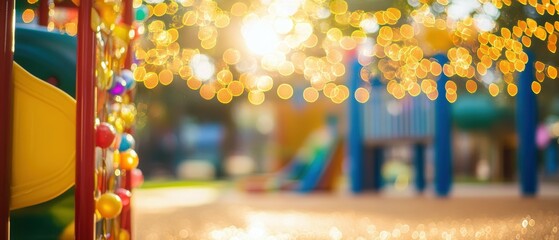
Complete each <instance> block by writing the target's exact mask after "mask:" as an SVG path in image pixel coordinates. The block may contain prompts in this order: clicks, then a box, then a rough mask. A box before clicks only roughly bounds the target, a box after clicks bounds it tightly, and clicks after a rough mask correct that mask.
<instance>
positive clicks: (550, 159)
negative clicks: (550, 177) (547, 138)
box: [545, 139, 557, 174]
mask: <svg viewBox="0 0 559 240" xmlns="http://www.w3.org/2000/svg"><path fill="white" fill-rule="evenodd" d="M545 170H546V173H548V174H554V173H556V172H557V141H556V139H553V140H551V142H550V143H549V145H548V146H547V148H546V149H545Z"/></svg>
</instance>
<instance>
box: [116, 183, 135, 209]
mask: <svg viewBox="0 0 559 240" xmlns="http://www.w3.org/2000/svg"><path fill="white" fill-rule="evenodd" d="M115 193H116V195H118V196H119V197H120V199H121V200H122V206H123V207H124V208H126V207H128V205H129V204H130V197H131V196H132V193H130V191H128V190H126V189H124V188H119V189H117V190H116V191H115Z"/></svg>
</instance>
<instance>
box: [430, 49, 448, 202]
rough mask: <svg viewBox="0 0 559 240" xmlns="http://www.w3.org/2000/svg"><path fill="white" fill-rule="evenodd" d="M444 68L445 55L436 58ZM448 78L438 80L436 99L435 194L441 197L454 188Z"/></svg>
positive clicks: (440, 77)
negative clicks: (447, 93) (447, 88)
mask: <svg viewBox="0 0 559 240" xmlns="http://www.w3.org/2000/svg"><path fill="white" fill-rule="evenodd" d="M434 58H435V60H437V62H439V64H441V66H443V65H444V64H445V63H447V62H448V58H447V57H446V56H445V55H444V54H437V55H435V56H434ZM447 81H448V77H447V76H445V75H444V73H441V75H440V76H439V77H438V79H437V91H438V92H439V96H438V97H437V99H435V135H434V148H433V149H434V163H435V192H436V194H437V196H439V197H446V196H448V194H449V192H450V189H451V186H452V149H451V146H452V145H451V143H452V138H451V130H452V128H451V124H452V122H451V115H450V110H451V109H450V107H451V106H450V103H449V102H448V101H447V100H446V89H445V84H446V82H447Z"/></svg>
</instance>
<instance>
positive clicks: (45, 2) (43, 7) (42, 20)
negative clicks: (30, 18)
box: [37, 0, 49, 26]
mask: <svg viewBox="0 0 559 240" xmlns="http://www.w3.org/2000/svg"><path fill="white" fill-rule="evenodd" d="M37 13H38V15H39V16H38V17H39V25H41V26H47V25H48V24H49V0H40V1H39V10H38V11H37Z"/></svg>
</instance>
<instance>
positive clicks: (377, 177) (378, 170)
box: [372, 146, 384, 192]
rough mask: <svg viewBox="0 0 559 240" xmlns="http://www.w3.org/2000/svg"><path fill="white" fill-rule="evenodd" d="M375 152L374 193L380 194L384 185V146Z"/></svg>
mask: <svg viewBox="0 0 559 240" xmlns="http://www.w3.org/2000/svg"><path fill="white" fill-rule="evenodd" d="M372 151H373V154H372V155H373V159H372V160H373V172H372V174H373V191H375V192H378V191H380V190H381V189H382V186H383V185H384V180H383V179H382V165H383V163H384V146H377V147H374V148H373V149H372Z"/></svg>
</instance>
